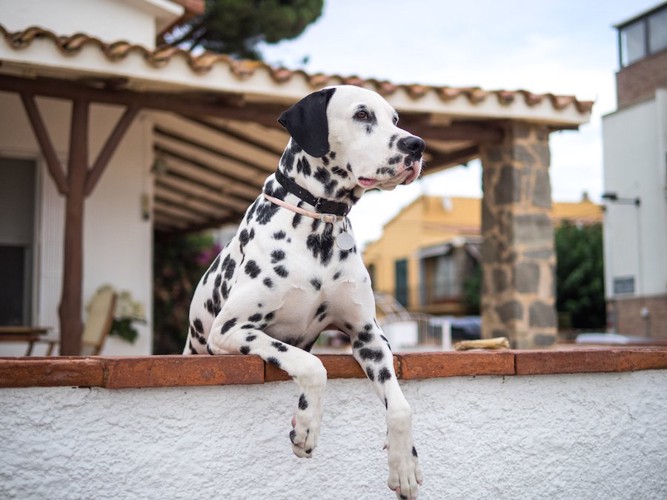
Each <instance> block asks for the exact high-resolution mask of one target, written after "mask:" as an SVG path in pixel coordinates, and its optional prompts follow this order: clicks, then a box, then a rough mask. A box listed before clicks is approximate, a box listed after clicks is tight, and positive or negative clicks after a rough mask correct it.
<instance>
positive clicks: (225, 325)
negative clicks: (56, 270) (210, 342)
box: [220, 318, 237, 335]
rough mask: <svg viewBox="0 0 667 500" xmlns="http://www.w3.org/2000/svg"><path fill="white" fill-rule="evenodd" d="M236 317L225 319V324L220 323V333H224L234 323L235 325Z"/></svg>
mask: <svg viewBox="0 0 667 500" xmlns="http://www.w3.org/2000/svg"><path fill="white" fill-rule="evenodd" d="M236 321H237V318H232V319H230V320H227V321H225V324H224V325H222V328H220V335H224V334H225V333H227V332H228V331H229V330H230V328H232V327H233V326H234V325H236Z"/></svg>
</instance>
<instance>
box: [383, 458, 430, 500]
mask: <svg viewBox="0 0 667 500" xmlns="http://www.w3.org/2000/svg"><path fill="white" fill-rule="evenodd" d="M387 448H388V452H389V480H388V481H387V485H388V486H389V489H391V490H392V491H394V492H396V497H397V498H400V499H402V500H407V499H410V500H412V499H414V498H417V492H418V490H419V486H421V484H422V481H423V477H422V471H421V468H420V467H419V458H418V456H417V450H416V449H415V447H414V446H413V447H412V452H411V453H405V452H400V451H399V450H395V451H392V449H391V447H387Z"/></svg>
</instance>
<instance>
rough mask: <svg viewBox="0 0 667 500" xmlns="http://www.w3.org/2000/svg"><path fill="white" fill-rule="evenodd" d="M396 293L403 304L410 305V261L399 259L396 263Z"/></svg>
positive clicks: (397, 298)
mask: <svg viewBox="0 0 667 500" xmlns="http://www.w3.org/2000/svg"><path fill="white" fill-rule="evenodd" d="M394 283H395V288H394V295H395V297H396V300H398V301H399V302H400V303H401V304H402V305H403V306H405V307H408V261H407V259H399V260H397V261H396V262H395V263H394Z"/></svg>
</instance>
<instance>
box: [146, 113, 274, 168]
mask: <svg viewBox="0 0 667 500" xmlns="http://www.w3.org/2000/svg"><path fill="white" fill-rule="evenodd" d="M153 130H154V131H155V133H156V134H157V135H160V136H162V137H166V138H167V139H171V140H173V141H176V142H180V143H181V144H185V145H186V146H189V147H192V148H195V149H199V150H201V151H205V152H207V153H210V154H212V155H214V156H219V157H220V158H225V159H226V160H231V161H234V162H237V163H240V164H241V166H243V167H244V168H247V169H249V170H253V171H255V172H259V173H261V174H263V175H266V176H268V175H269V174H271V173H273V172H274V171H275V169H276V167H275V166H274V167H273V168H267V167H265V166H264V165H262V164H261V163H256V162H254V161H252V160H248V159H247V158H244V157H243V156H241V155H239V154H236V153H234V152H227V151H223V150H222V149H219V148H216V147H213V146H209V145H208V144H204V143H203V142H200V141H197V140H196V139H191V138H189V137H185V136H183V135H180V134H177V133H175V132H171V131H169V130H167V129H165V128H163V127H160V126H159V125H158V126H156V127H155V128H154V129H153ZM275 164H276V165H277V164H278V160H277V159H276V162H275Z"/></svg>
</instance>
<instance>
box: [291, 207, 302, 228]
mask: <svg viewBox="0 0 667 500" xmlns="http://www.w3.org/2000/svg"><path fill="white" fill-rule="evenodd" d="M299 205H300V203H299ZM297 206H298V205H297ZM301 218H302V217H301V214H294V217H292V228H293V229H296V228H297V227H298V225H299V223H300V222H301Z"/></svg>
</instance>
